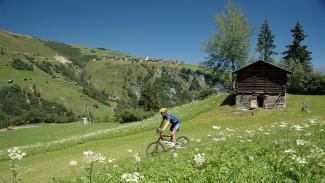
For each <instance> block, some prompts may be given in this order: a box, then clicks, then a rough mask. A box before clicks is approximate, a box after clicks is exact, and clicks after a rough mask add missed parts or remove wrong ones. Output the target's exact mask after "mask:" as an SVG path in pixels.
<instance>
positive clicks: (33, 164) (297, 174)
mask: <svg viewBox="0 0 325 183" xmlns="http://www.w3.org/2000/svg"><path fill="white" fill-rule="evenodd" d="M226 97H227V96H225V95H223V96H212V97H210V98H208V99H206V100H203V101H199V102H194V103H191V104H186V105H183V106H181V107H176V108H174V109H172V112H173V113H175V114H177V115H178V116H180V117H181V119H182V129H181V131H180V135H187V136H189V137H190V138H191V139H192V140H194V141H192V143H191V144H192V145H191V146H190V147H189V149H184V150H180V151H179V152H178V156H179V157H180V158H181V161H180V163H179V166H176V165H177V164H175V163H171V162H172V159H173V158H172V155H173V153H166V154H164V155H162V156H160V157H157V158H152V159H146V158H145V155H144V151H145V148H146V145H147V144H148V143H149V142H151V141H153V140H154V139H155V138H156V136H155V133H154V129H155V128H156V127H157V125H158V124H159V116H154V117H153V118H150V119H147V120H145V121H142V122H137V123H131V124H128V125H124V126H119V125H118V126H115V125H114V124H112V126H110V125H108V124H95V125H94V126H89V131H88V130H87V128H88V126H81V125H79V124H74V123H73V124H62V125H55V126H53V132H50V130H51V128H52V127H49V126H48V125H42V126H40V127H35V128H26V129H19V130H16V131H9V132H0V135H1V150H5V148H7V147H11V145H10V142H12V146H15V145H18V146H21V145H33V144H37V143H41V144H45V143H47V142H53V141H58V140H59V139H69V137H73V136H78V135H80V134H83V135H86V134H92V132H96V131H103V132H102V133H99V134H96V133H95V134H94V136H91V135H90V136H87V135H86V136H87V137H84V138H80V139H77V140H75V139H73V138H70V140H72V141H76V142H73V143H71V142H70V141H69V140H67V141H63V142H62V144H61V145H59V146H58V145H57V144H53V143H49V144H48V145H49V146H53V148H51V147H45V146H41V148H39V147H35V149H33V146H31V147H30V148H29V149H26V151H27V154H30V155H29V156H27V157H26V158H24V159H23V160H21V161H19V165H21V167H22V169H21V171H20V175H21V178H22V179H23V182H48V181H50V180H51V179H52V178H53V177H56V178H58V177H63V178H64V179H67V180H69V181H73V179H74V178H75V177H77V175H80V174H82V175H83V176H85V171H84V170H83V168H82V166H84V164H83V163H82V160H83V158H82V157H83V155H82V153H83V152H84V151H86V150H92V151H94V152H101V153H102V154H103V155H105V156H106V157H109V158H114V159H116V161H115V164H117V165H119V168H116V169H113V168H112V165H109V164H106V165H104V166H103V168H104V169H105V170H106V171H109V173H110V174H111V175H112V176H113V177H112V178H111V180H112V181H113V182H119V181H121V176H122V174H123V173H126V172H129V173H132V172H135V171H138V172H139V173H140V174H141V175H144V180H143V181H144V182H152V181H157V180H156V179H158V178H159V180H160V181H163V180H165V181H167V182H179V181H180V180H184V182H209V180H210V181H217V180H222V181H221V182H229V181H231V180H236V181H237V182H238V181H239V182H245V181H253V182H256V181H258V178H261V179H260V180H261V182H268V181H270V180H273V179H272V178H274V179H275V180H277V181H280V182H281V181H284V182H286V181H288V182H290V180H291V182H292V181H293V180H294V181H297V180H298V182H299V181H300V182H309V181H319V180H321V179H322V178H324V176H325V174H324V167H322V164H320V165H317V163H315V162H312V161H311V160H309V159H308V158H307V160H308V161H309V164H307V165H305V166H304V167H302V168H301V167H300V166H297V165H292V167H293V168H294V170H292V171H293V172H291V173H290V171H291V170H290V167H286V166H285V164H286V163H288V161H289V160H288V159H285V157H286V156H284V155H283V156H282V155H281V153H280V152H282V151H284V150H286V149H289V148H294V149H295V150H296V151H297V153H299V154H297V155H299V156H302V155H304V156H307V151H308V150H309V149H310V148H312V147H314V146H313V145H316V146H317V147H318V148H320V149H321V150H323V151H324V149H325V144H324V143H323V141H324V140H325V137H324V131H323V130H322V129H323V128H324V126H323V125H324V121H325V113H324V110H323V109H324V108H325V102H324V101H325V96H298V95H289V96H288V99H287V105H288V106H287V108H286V109H277V110H257V111H238V110H235V108H234V107H232V106H229V105H227V104H225V105H221V104H222V103H223V101H224V100H225V98H226ZM304 101H307V102H308V104H309V106H310V112H309V113H304V112H301V111H300V109H301V106H302V104H303V102H304ZM252 112H253V113H254V115H252ZM310 121H316V122H317V125H314V126H312V127H311V128H309V129H307V128H305V127H304V131H298V132H299V133H298V132H297V133H296V132H295V131H292V130H290V129H291V128H290V127H291V126H293V125H295V124H300V125H302V126H303V125H305V124H309V125H311V123H310ZM281 122H283V123H287V128H286V129H282V128H281V127H278V125H279V124H281ZM275 123H276V124H275ZM212 125H219V126H221V130H220V131H218V133H217V132H216V131H214V130H213V129H212ZM272 126H274V127H272ZM260 127H262V128H263V129H268V128H269V130H267V131H265V132H267V133H270V134H269V135H263V133H262V132H260V133H259V132H258V129H259V128H260ZM226 128H229V129H234V130H235V132H231V133H230V132H227V130H226ZM54 129H56V131H57V134H56V131H54ZM78 129H80V131H79V130H78ZM107 129H112V130H111V131H105V130H107ZM252 130H254V133H255V135H254V136H250V134H249V133H248V132H247V131H249V132H250V131H252ZM220 132H223V134H224V135H227V133H228V135H229V134H231V135H230V137H228V136H226V140H225V141H222V142H215V141H214V140H212V138H215V137H218V138H219V137H220ZM15 133H16V134H17V137H18V135H19V137H20V138H15V136H16V135H15ZM225 133H226V134H225ZM250 133H251V132H250ZM305 133H311V135H309V136H305V135H304V134H305ZM37 134H43V137H42V135H40V136H39V138H32V137H28V138H27V136H33V135H34V136H35V135H36V136H37ZM46 134H47V135H46ZM208 135H211V136H212V137H209V136H208ZM24 136H26V138H25V139H23V138H24ZM239 136H242V139H241V140H244V141H247V142H248V140H249V143H240V141H239V139H238V138H239ZM57 137H60V138H57ZM13 139H15V142H13ZM198 139H200V141H201V142H195V141H199V140H198ZM296 139H304V140H305V141H308V143H309V144H308V145H306V146H303V147H304V148H301V150H299V149H298V147H296V146H295V140H296ZM16 141H17V142H16ZM3 142H4V143H3ZM274 142H276V143H278V144H280V145H274ZM65 143H67V144H68V145H65ZM2 144H5V145H2ZM60 146H61V147H62V148H59V147H60ZM195 148H198V149H199V150H198V151H196V150H195ZM127 149H133V152H132V154H130V153H129V152H127ZM29 152H30V153H29ZM136 152H138V153H139V154H140V156H141V158H142V162H141V163H137V164H135V162H134V158H133V153H136ZM260 152H261V153H260ZM196 153H205V154H206V164H205V165H204V166H203V167H197V166H196V165H195V164H193V163H194V161H193V158H194V157H193V156H194V154H196ZM320 154H321V153H320ZM250 156H252V157H253V159H254V158H255V159H257V160H258V161H254V163H252V162H250V160H249V159H250ZM319 156H321V158H322V157H323V156H322V155H319ZM324 158H325V156H324ZM69 160H77V161H78V162H79V165H78V166H79V167H76V168H71V167H69V166H68V161H69ZM321 161H322V160H320V162H321ZM236 162H238V163H236ZM8 164H10V162H9V161H8V160H2V161H1V162H0V172H1V173H0V175H1V177H2V178H3V179H5V180H7V181H8V180H10V171H9V166H8ZM173 164H175V165H173ZM221 165H222V166H221ZM184 166H185V167H187V173H186V174H183V173H182V171H181V169H182V167H184ZM282 166H283V167H282ZM101 167H102V166H100V167H97V166H96V168H95V169H96V172H98V174H97V176H96V178H98V182H104V181H103V179H104V177H105V176H104V175H105V170H102V168H101ZM168 167H173V169H175V171H168V173H169V174H172V175H173V176H171V177H174V179H171V180H168V177H167V176H166V175H162V174H159V173H158V172H160V171H161V172H163V170H165V169H168ZM315 168H318V170H317V171H316V172H315ZM173 169H170V170H173ZM280 170H281V171H282V170H286V171H289V172H286V174H281V173H279V171H280ZM150 172H152V173H150ZM236 172H240V173H238V176H235V174H234V173H236ZM310 174H315V176H314V178H311V175H310ZM213 175H215V176H213ZM266 175H268V176H266ZM184 177H186V179H183V178H184ZM217 177H218V179H217ZM263 177H264V179H262V178H263ZM303 177H306V178H305V179H304V178H303ZM208 178H209V179H208ZM284 178H286V179H287V180H286V181H285V180H282V179H284ZM99 180H101V181H99ZM4 182H6V181H4Z"/></svg>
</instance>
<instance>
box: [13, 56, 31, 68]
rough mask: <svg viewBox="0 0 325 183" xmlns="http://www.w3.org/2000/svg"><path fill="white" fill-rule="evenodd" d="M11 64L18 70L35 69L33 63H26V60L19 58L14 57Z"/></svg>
mask: <svg viewBox="0 0 325 183" xmlns="http://www.w3.org/2000/svg"><path fill="white" fill-rule="evenodd" d="M10 64H11V66H12V67H13V68H15V69H18V70H28V71H32V70H33V65H31V64H26V63H25V62H23V61H21V60H20V59H19V58H17V59H14V60H13V61H12V62H11V63H10Z"/></svg>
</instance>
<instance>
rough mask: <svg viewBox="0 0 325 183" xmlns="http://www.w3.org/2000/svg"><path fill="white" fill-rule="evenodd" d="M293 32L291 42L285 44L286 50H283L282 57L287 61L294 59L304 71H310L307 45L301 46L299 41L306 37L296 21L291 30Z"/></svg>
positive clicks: (309, 53)
mask: <svg viewBox="0 0 325 183" xmlns="http://www.w3.org/2000/svg"><path fill="white" fill-rule="evenodd" d="M291 32H292V33H293V35H292V36H293V37H294V39H293V42H292V44H290V45H288V46H286V47H287V48H288V51H285V52H283V53H282V54H283V55H284V57H283V59H284V60H285V61H287V62H290V61H294V62H295V63H298V64H301V65H302V66H303V67H304V70H305V71H311V70H312V66H311V56H310V55H311V52H310V51H308V50H307V46H302V45H301V42H302V41H303V40H304V39H305V38H306V37H307V35H305V34H304V30H303V29H302V26H301V25H300V24H299V22H297V24H296V26H295V27H294V28H293V29H292V30H291Z"/></svg>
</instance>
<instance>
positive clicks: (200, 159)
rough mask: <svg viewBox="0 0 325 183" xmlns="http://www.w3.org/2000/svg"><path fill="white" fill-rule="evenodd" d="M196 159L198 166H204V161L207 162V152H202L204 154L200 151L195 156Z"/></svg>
mask: <svg viewBox="0 0 325 183" xmlns="http://www.w3.org/2000/svg"><path fill="white" fill-rule="evenodd" d="M194 161H195V163H196V164H197V165H198V166H202V165H203V163H204V162H205V154H204V153H202V154H200V153H198V154H196V155H195V156H194Z"/></svg>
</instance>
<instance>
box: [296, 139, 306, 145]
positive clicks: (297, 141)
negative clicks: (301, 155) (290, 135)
mask: <svg viewBox="0 0 325 183" xmlns="http://www.w3.org/2000/svg"><path fill="white" fill-rule="evenodd" d="M296 143H297V145H298V146H303V145H305V144H306V141H304V140H301V139H297V140H296Z"/></svg>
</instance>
